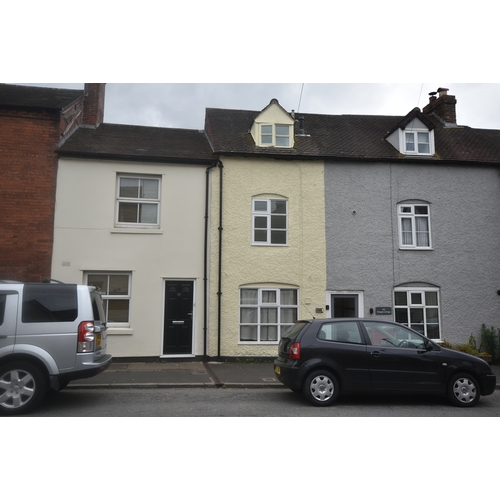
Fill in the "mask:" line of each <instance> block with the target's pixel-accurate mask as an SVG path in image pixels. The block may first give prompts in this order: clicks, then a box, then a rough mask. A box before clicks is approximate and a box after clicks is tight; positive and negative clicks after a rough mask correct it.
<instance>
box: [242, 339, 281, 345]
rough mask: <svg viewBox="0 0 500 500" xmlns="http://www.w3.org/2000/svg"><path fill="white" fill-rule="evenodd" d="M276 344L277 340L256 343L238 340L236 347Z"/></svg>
mask: <svg viewBox="0 0 500 500" xmlns="http://www.w3.org/2000/svg"><path fill="white" fill-rule="evenodd" d="M278 344H279V340H273V341H269V342H257V341H254V342H252V341H251V340H240V341H239V342H238V345H278Z"/></svg>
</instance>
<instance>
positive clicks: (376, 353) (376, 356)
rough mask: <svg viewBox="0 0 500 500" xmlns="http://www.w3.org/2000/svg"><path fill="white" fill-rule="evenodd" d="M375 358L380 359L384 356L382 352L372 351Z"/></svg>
mask: <svg viewBox="0 0 500 500" xmlns="http://www.w3.org/2000/svg"><path fill="white" fill-rule="evenodd" d="M370 354H371V355H372V356H373V357H374V358H380V355H381V354H382V353H381V352H380V351H372V352H371V353H370Z"/></svg>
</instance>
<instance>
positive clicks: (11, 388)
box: [0, 281, 111, 415]
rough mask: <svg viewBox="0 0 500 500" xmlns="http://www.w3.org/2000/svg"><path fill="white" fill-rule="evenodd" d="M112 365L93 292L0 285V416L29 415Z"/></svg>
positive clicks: (50, 285)
mask: <svg viewBox="0 0 500 500" xmlns="http://www.w3.org/2000/svg"><path fill="white" fill-rule="evenodd" d="M110 364H111V355H109V354H106V323H105V317H104V309H103V305H102V298H101V296H100V294H99V292H98V291H97V290H96V289H95V287H91V286H84V285H71V284H63V283H50V282H49V283H17V282H7V281H0V414H4V415H9V414H10V415H17V414H20V413H24V412H27V411H30V410H32V409H33V408H34V407H35V406H36V405H37V404H38V403H40V401H41V400H42V399H43V398H44V396H45V394H46V393H47V391H48V390H49V389H51V390H54V391H59V390H61V389H63V388H64V387H66V385H67V384H68V383H69V382H70V381H71V380H75V379H81V378H87V377H92V376H94V375H97V374H98V373H101V372H102V371H104V370H105V369H106V368H108V366H109V365H110Z"/></svg>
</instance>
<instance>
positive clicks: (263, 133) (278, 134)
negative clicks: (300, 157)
mask: <svg viewBox="0 0 500 500" xmlns="http://www.w3.org/2000/svg"><path fill="white" fill-rule="evenodd" d="M281 127H283V128H286V129H287V130H288V133H286V134H285V133H283V130H282V129H281ZM264 138H268V139H270V140H268V141H265V140H264ZM283 140H286V142H287V144H280V142H282V141H283ZM291 144H292V126H291V125H286V124H284V123H261V124H259V146H262V147H275V148H291V147H292V145H291Z"/></svg>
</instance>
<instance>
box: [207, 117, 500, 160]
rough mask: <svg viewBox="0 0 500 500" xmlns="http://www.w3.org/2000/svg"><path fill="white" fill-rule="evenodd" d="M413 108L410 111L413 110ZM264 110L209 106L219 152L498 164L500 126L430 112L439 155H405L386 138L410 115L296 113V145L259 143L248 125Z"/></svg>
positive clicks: (209, 124) (214, 143)
mask: <svg viewBox="0 0 500 500" xmlns="http://www.w3.org/2000/svg"><path fill="white" fill-rule="evenodd" d="M415 112H416V111H415V110H413V111H412V112H410V114H411V113H415ZM259 113H260V111H243V110H230V109H217V108H208V109H207V110H206V117H205V131H206V133H207V136H208V138H209V140H210V142H211V144H212V146H213V149H214V152H215V153H216V154H224V155H243V156H247V155H252V156H254V155H263V156H271V157H275V158H279V157H296V158H299V157H301V158H311V159H312V158H318V159H345V160H347V159H350V160H371V161H417V162H433V163H436V162H447V163H448V162H454V163H456V162H466V163H468V162H481V163H488V164H491V163H496V164H500V130H484V129H473V128H470V127H462V126H458V127H445V126H444V125H443V124H442V123H441V122H440V121H439V120H437V119H436V118H433V117H432V116H427V115H426V119H427V120H428V121H429V122H430V123H431V124H432V125H433V126H434V134H435V149H436V154H435V156H405V155H402V154H401V153H400V152H399V151H397V150H396V149H395V148H394V147H393V146H392V145H391V144H389V142H387V141H386V140H385V137H386V136H387V134H388V133H389V132H390V131H391V130H394V129H395V128H397V126H399V125H400V124H401V123H404V122H405V121H407V120H408V116H409V115H406V116H380V115H321V114H307V113H300V114H297V115H296V117H295V118H297V119H298V117H299V116H301V117H302V116H303V117H304V134H305V135H304V136H300V135H297V134H298V133H299V130H298V123H296V126H295V145H294V147H293V148H286V149H285V148H263V147H259V146H256V145H255V143H254V141H253V139H252V136H251V135H250V127H251V126H252V122H253V121H254V119H255V117H256V116H257V115H258V114H259Z"/></svg>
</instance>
